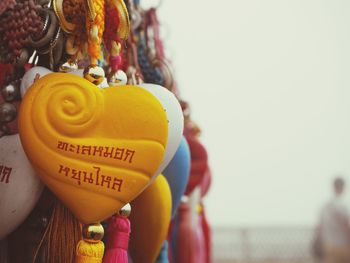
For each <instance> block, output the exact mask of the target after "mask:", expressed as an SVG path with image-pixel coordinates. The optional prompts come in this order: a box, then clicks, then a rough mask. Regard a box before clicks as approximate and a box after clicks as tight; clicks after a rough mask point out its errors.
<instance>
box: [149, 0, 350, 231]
mask: <svg viewBox="0 0 350 263" xmlns="http://www.w3.org/2000/svg"><path fill="white" fill-rule="evenodd" d="M145 2H146V0H145ZM349 14H350V1H348V0H332V1H330V0H328V1H325V0H324V1H322V0H289V1H287V0H260V1H259V0H240V1H238V0H215V1H213V0H210V1H209V0H200V1H199V0H176V1H175V0H164V1H163V4H162V6H161V8H160V9H159V15H160V16H161V21H162V22H163V36H164V37H166V41H167V47H168V54H169V55H170V56H171V58H172V60H173V63H174V67H175V69H176V77H177V81H178V83H179V87H180V90H181V93H182V95H183V97H184V98H185V99H186V100H188V101H189V102H190V104H191V106H192V112H193V119H194V120H195V121H197V122H198V124H199V125H200V126H201V128H202V130H203V135H202V137H201V139H202V141H203V142H204V143H205V145H206V146H207V148H208V151H209V154H210V163H211V167H212V170H213V175H214V182H213V185H212V188H211V191H210V194H209V195H208V197H207V200H206V205H207V211H208V213H209V217H210V221H211V222H212V223H213V224H214V225H219V224H220V225H222V224H225V225H238V226H246V225H274V224H278V225H296V224H297V225H310V224H313V223H314V222H315V220H316V217H317V213H318V211H319V209H320V206H321V205H322V203H323V202H324V201H325V200H327V199H328V198H329V197H330V196H331V193H330V182H331V179H332V176H333V175H334V174H337V173H341V174H343V175H345V177H346V178H347V179H348V180H349V185H350V99H349V96H350V74H349V73H350V16H349ZM349 188H350V187H349ZM349 191H350V189H349ZM347 200H348V203H349V205H350V198H347Z"/></svg>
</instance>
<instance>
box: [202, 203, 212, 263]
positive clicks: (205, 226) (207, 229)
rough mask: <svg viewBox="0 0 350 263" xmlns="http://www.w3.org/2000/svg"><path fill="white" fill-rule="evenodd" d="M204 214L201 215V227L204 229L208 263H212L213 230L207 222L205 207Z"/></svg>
mask: <svg viewBox="0 0 350 263" xmlns="http://www.w3.org/2000/svg"><path fill="white" fill-rule="evenodd" d="M202 208H203V210H202V213H201V215H200V217H201V225H202V229H203V234H204V241H205V248H206V263H211V262H212V260H211V229H210V226H209V223H208V220H207V217H206V215H205V211H204V207H203V205H202Z"/></svg>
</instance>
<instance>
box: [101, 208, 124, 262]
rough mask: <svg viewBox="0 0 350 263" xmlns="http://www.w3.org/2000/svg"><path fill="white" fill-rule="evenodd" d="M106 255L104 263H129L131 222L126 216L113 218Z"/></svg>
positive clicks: (108, 229) (109, 225)
mask: <svg viewBox="0 0 350 263" xmlns="http://www.w3.org/2000/svg"><path fill="white" fill-rule="evenodd" d="M107 232H108V236H107V245H106V253H105V255H104V257H103V263H128V244H129V237H130V221H129V219H128V218H127V217H126V216H121V215H116V216H113V217H112V218H111V219H110V220H109V222H108V228H107Z"/></svg>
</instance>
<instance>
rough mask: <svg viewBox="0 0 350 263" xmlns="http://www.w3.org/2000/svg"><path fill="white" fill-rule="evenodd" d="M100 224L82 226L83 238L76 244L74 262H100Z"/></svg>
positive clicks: (101, 231) (102, 250)
mask: <svg viewBox="0 0 350 263" xmlns="http://www.w3.org/2000/svg"><path fill="white" fill-rule="evenodd" d="M103 234H104V231H103V227H102V225H101V224H90V225H85V226H84V227H83V240H80V241H79V243H78V245H77V253H76V257H75V263H102V258H103V253H104V244H103V242H102V241H101V240H102V238H103Z"/></svg>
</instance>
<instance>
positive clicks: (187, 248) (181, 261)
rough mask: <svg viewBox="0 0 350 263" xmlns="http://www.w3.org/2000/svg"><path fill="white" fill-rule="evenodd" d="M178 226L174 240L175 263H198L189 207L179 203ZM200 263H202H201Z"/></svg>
mask: <svg viewBox="0 0 350 263" xmlns="http://www.w3.org/2000/svg"><path fill="white" fill-rule="evenodd" d="M178 218H179V226H178V232H177V239H176V255H175V262H176V263H199V262H198V261H197V259H196V251H195V248H194V245H195V232H194V230H193V227H192V222H191V212H190V206H189V205H188V204H185V203H181V204H180V206H179V209H178ZM201 263H202V262H201Z"/></svg>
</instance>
